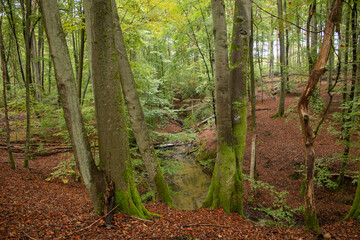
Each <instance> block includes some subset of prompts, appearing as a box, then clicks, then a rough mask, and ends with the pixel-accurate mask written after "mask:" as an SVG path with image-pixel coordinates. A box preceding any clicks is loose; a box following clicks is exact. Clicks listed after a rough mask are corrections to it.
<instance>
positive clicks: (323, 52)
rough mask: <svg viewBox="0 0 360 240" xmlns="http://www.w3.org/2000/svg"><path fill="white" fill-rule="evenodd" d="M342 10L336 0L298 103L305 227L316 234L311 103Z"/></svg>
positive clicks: (313, 135) (339, 2)
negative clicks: (303, 163) (302, 151)
mask: <svg viewBox="0 0 360 240" xmlns="http://www.w3.org/2000/svg"><path fill="white" fill-rule="evenodd" d="M341 10H342V0H335V2H334V5H333V7H332V10H331V12H330V15H329V18H328V20H327V23H326V26H325V30H324V38H323V43H322V45H321V49H320V53H319V57H318V59H317V61H316V64H315V67H314V69H313V70H312V73H311V75H310V76H309V79H308V82H307V83H306V85H305V87H304V90H303V93H302V95H301V96H300V99H299V102H298V114H299V118H300V123H301V128H302V133H303V141H304V146H305V167H306V178H305V226H306V227H307V228H309V229H311V230H314V231H316V232H319V231H320V228H319V223H318V220H317V217H316V209H315V200H314V172H315V150H314V141H315V134H314V131H313V129H312V127H311V123H310V113H309V101H310V97H311V95H312V93H313V91H314V89H315V88H316V84H317V83H318V81H319V79H320V77H321V75H322V74H324V73H325V71H326V70H325V66H326V62H327V60H328V57H329V53H330V49H331V38H332V36H333V33H334V27H335V25H337V24H339V23H340V21H341Z"/></svg>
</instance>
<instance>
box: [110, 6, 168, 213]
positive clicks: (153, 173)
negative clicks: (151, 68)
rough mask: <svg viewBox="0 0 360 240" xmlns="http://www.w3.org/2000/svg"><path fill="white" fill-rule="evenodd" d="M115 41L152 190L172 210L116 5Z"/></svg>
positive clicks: (120, 69) (130, 110)
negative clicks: (128, 55) (127, 52)
mask: <svg viewBox="0 0 360 240" xmlns="http://www.w3.org/2000/svg"><path fill="white" fill-rule="evenodd" d="M112 10H113V23H114V26H113V27H114V39H115V47H116V52H117V54H116V57H117V60H118V66H119V73H120V81H121V86H122V89H123V93H124V96H125V101H126V104H127V109H128V112H129V115H130V122H131V125H132V129H133V131H134V135H135V139H136V143H137V145H138V147H139V150H140V153H141V156H142V159H143V161H144V164H145V167H146V170H147V172H148V174H149V178H150V186H151V188H152V189H153V190H155V192H156V198H157V200H160V201H163V202H166V203H167V204H169V205H170V206H172V197H171V194H170V191H169V187H168V185H167V184H166V182H165V178H164V175H163V173H162V170H161V167H160V165H159V161H158V159H157V155H156V152H155V149H154V146H153V144H152V143H151V140H150V135H149V131H148V129H147V126H146V122H145V117H144V113H143V110H142V106H141V103H140V99H139V95H138V92H137V87H136V83H135V79H134V76H133V74H132V71H131V66H130V63H129V60H128V57H127V54H126V48H125V43H124V39H123V35H122V31H121V27H120V21H119V16H118V13H117V8H116V3H115V1H113V3H112Z"/></svg>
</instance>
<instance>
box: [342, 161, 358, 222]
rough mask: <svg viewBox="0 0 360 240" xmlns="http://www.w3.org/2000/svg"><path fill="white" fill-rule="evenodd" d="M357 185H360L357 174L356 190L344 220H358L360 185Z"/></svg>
mask: <svg viewBox="0 0 360 240" xmlns="http://www.w3.org/2000/svg"><path fill="white" fill-rule="evenodd" d="M359 169H360V161H359ZM359 183H360V173H359V178H358V185H357V188H356V193H355V198H354V201H353V204H352V206H351V209H350V211H349V213H348V215H347V216H346V217H345V219H347V218H353V219H357V220H360V184H359Z"/></svg>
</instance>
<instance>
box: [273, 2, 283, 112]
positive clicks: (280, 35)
mask: <svg viewBox="0 0 360 240" xmlns="http://www.w3.org/2000/svg"><path fill="white" fill-rule="evenodd" d="M277 6H278V16H279V17H280V18H281V19H282V17H283V9H282V0H277ZM279 41H280V44H279V45H280V75H281V81H280V100H279V108H278V111H277V113H276V114H275V115H274V116H273V117H275V118H277V117H279V118H281V117H283V116H284V113H285V94H286V92H285V90H286V71H285V44H284V23H283V21H281V20H280V21H279Z"/></svg>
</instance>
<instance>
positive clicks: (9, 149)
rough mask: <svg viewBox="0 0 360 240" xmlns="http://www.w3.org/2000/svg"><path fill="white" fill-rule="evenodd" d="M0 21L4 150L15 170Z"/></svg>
mask: <svg viewBox="0 0 360 240" xmlns="http://www.w3.org/2000/svg"><path fill="white" fill-rule="evenodd" d="M2 21H3V17H2V16H1V19H0V57H1V68H2V75H3V76H2V77H3V98H4V112H5V124H6V148H7V151H8V154H9V161H10V166H11V168H12V169H15V161H14V156H13V154H12V151H11V145H10V124H9V115H8V107H7V94H6V90H7V87H6V82H9V81H10V79H9V74H8V70H7V65H6V62H5V48H4V40H3V36H2Z"/></svg>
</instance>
